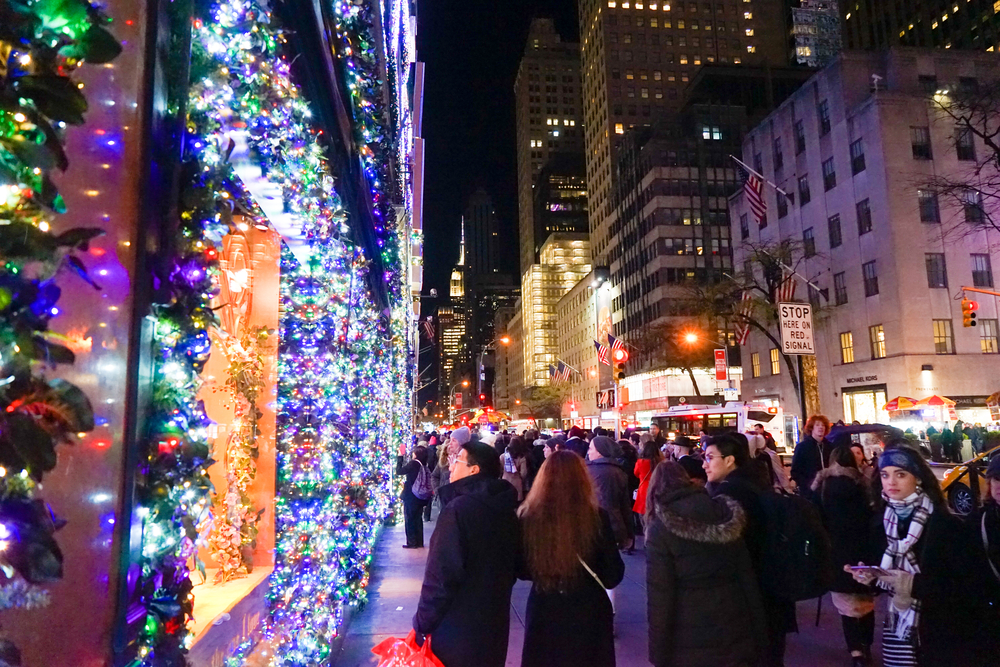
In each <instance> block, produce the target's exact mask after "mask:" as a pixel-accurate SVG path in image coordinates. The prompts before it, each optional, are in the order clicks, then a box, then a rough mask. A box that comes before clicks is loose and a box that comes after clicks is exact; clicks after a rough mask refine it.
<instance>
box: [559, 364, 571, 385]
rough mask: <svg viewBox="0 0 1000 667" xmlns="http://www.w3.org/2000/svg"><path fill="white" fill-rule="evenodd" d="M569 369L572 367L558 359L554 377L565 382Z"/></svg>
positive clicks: (567, 378)
mask: <svg viewBox="0 0 1000 667" xmlns="http://www.w3.org/2000/svg"><path fill="white" fill-rule="evenodd" d="M571 370H572V369H571V368H570V367H569V365H568V364H564V363H563V362H562V360H561V359H560V360H559V367H558V368H557V369H556V379H557V380H561V381H563V382H567V381H568V380H569V373H570V371H571Z"/></svg>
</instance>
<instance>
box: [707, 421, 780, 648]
mask: <svg viewBox="0 0 1000 667" xmlns="http://www.w3.org/2000/svg"><path fill="white" fill-rule="evenodd" d="M704 468H705V473H706V474H707V475H708V483H709V485H710V486H711V491H710V493H711V494H712V496H713V497H717V496H720V495H724V496H728V497H729V498H732V499H733V500H735V501H736V502H737V503H739V504H740V507H742V508H743V512H744V513H745V514H746V516H747V527H746V531H745V533H744V538H743V539H744V541H745V542H746V545H747V549H749V551H750V561H751V563H752V564H753V568H754V572H755V573H756V574H757V581H758V583H759V584H760V589H761V600H762V602H763V605H764V616H765V618H766V619H767V635H768V636H767V643H766V646H767V648H766V650H765V654H764V661H763V663H762V664H764V665H766V666H767V667H772V666H775V667H780V666H781V665H784V662H785V641H786V635H787V634H788V633H789V632H797V631H798V624H797V622H796V619H795V603H794V602H791V601H789V600H784V599H780V598H777V597H775V596H774V595H772V594H770V593H769V592H768V586H767V583H768V582H766V581H763V580H762V579H761V572H763V567H762V562H763V556H764V544H765V542H766V540H767V525H766V518H767V516H766V514H765V513H764V506H763V504H762V502H761V495H762V494H764V493H770V490H769V489H768V488H767V487H766V486H765V485H764V482H762V481H761V475H760V470H759V468H758V466H757V465H756V463H755V461H754V460H753V459H751V458H750V448H749V445H748V443H747V439H746V436H744V435H742V434H740V433H727V434H725V435H721V436H718V437H715V438H712V441H711V443H710V444H709V445H708V447H707V448H706V451H705V464H704Z"/></svg>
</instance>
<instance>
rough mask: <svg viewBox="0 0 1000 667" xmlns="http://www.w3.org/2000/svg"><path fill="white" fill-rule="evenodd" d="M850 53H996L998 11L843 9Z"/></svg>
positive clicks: (930, 6)
mask: <svg viewBox="0 0 1000 667" xmlns="http://www.w3.org/2000/svg"><path fill="white" fill-rule="evenodd" d="M840 13H841V15H842V17H843V23H842V25H843V38H844V48H846V49H885V48H888V47H890V46H895V45H901V46H915V47H924V48H938V49H976V50H982V51H993V50H994V49H996V48H997V47H998V46H1000V6H998V5H997V4H996V2H994V1H993V0H961V1H959V0H956V1H955V2H851V1H850V0H845V2H843V3H842V4H841V7H840Z"/></svg>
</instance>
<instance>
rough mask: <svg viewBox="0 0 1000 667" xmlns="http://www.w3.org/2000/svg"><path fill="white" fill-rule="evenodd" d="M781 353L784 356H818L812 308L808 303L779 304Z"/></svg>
mask: <svg viewBox="0 0 1000 667" xmlns="http://www.w3.org/2000/svg"><path fill="white" fill-rule="evenodd" d="M778 323H779V324H780V326H781V351H782V352H783V353H784V354H816V350H815V349H814V347H813V325H812V306H811V305H809V304H808V303H779V304H778Z"/></svg>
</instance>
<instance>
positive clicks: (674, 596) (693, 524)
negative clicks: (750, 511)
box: [646, 487, 767, 667]
mask: <svg viewBox="0 0 1000 667" xmlns="http://www.w3.org/2000/svg"><path fill="white" fill-rule="evenodd" d="M654 511H655V516H653V517H651V518H650V521H649V524H648V526H647V528H646V531H647V532H646V584H647V595H648V597H647V612H648V621H649V661H650V662H651V663H653V665H654V666H655V667H668V666H670V667H728V666H731V665H750V664H756V663H757V661H758V659H759V657H760V655H761V651H762V650H763V648H764V643H765V641H766V636H767V633H766V624H765V620H764V609H763V606H762V603H761V598H760V591H759V589H758V587H757V578H756V575H755V574H754V571H753V567H752V566H751V564H750V552H749V551H747V548H746V545H745V544H744V542H743V539H742V534H743V529H744V528H745V526H746V515H745V513H744V512H743V509H742V508H741V507H740V505H739V503H737V502H736V501H735V500H732V499H731V498H727V497H725V496H719V497H716V498H714V499H713V498H710V497H709V495H708V493H707V492H706V491H705V490H704V489H700V488H698V487H689V488H686V489H680V490H678V491H676V492H675V493H673V494H672V495H670V496H669V497H667V498H665V499H664V500H663V501H662V502H661V503H658V504H657V506H656V507H655V508H654Z"/></svg>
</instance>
